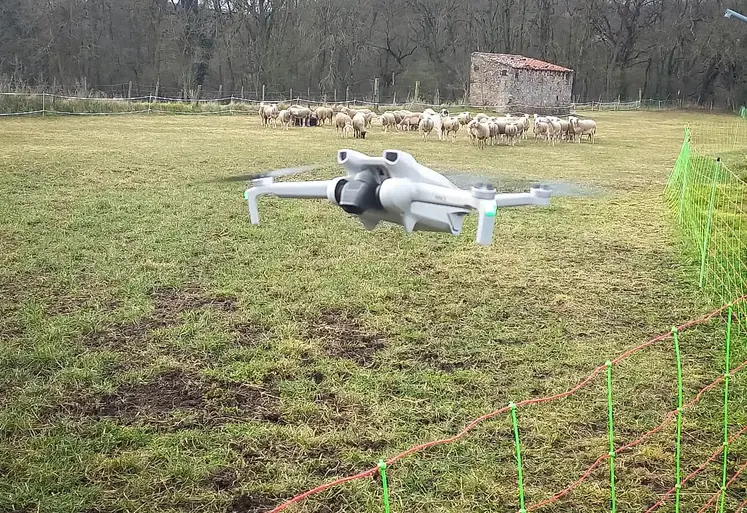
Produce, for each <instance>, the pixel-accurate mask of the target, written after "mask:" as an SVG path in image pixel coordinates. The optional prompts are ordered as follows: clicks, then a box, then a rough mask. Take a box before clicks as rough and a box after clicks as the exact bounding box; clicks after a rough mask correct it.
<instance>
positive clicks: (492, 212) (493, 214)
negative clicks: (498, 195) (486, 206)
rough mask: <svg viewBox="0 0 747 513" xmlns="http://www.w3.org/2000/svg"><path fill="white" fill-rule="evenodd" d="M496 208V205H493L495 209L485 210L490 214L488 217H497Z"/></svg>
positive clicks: (487, 214)
mask: <svg viewBox="0 0 747 513" xmlns="http://www.w3.org/2000/svg"><path fill="white" fill-rule="evenodd" d="M496 210H497V209H496V208H495V207H493V210H486V211H485V215H486V216H488V217H495V211H496Z"/></svg>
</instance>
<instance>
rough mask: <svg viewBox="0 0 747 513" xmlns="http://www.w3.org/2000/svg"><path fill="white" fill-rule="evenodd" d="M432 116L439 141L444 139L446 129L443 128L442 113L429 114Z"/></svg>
mask: <svg viewBox="0 0 747 513" xmlns="http://www.w3.org/2000/svg"><path fill="white" fill-rule="evenodd" d="M428 117H429V118H431V121H432V122H433V130H435V131H436V135H437V136H438V140H439V141H443V139H444V130H443V126H444V123H443V118H442V117H441V115H440V114H433V115H431V116H428Z"/></svg>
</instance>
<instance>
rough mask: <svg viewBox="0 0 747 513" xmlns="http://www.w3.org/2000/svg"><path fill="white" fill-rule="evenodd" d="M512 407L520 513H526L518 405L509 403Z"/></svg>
mask: <svg viewBox="0 0 747 513" xmlns="http://www.w3.org/2000/svg"><path fill="white" fill-rule="evenodd" d="M509 406H510V407H511V422H512V423H513V425H514V445H515V446H516V468H517V470H518V476H519V477H518V480H519V513H526V508H525V507H524V471H523V469H522V468H521V444H520V443H519V422H518V420H517V419H516V404H515V403H509Z"/></svg>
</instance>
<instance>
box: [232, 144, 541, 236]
mask: <svg viewBox="0 0 747 513" xmlns="http://www.w3.org/2000/svg"><path fill="white" fill-rule="evenodd" d="M337 162H338V163H339V164H340V165H341V166H342V167H343V169H344V170H345V172H346V176H342V177H338V178H333V179H331V180H319V181H307V182H274V181H273V179H272V178H271V177H260V178H256V179H254V180H252V185H253V186H252V187H251V188H249V189H247V190H246V191H245V192H244V198H245V199H246V201H247V202H248V204H249V216H250V218H251V222H252V224H259V210H258V209H257V198H258V197H259V196H263V195H273V196H278V197H282V198H326V199H327V200H329V201H330V203H332V204H333V205H338V206H340V207H341V208H342V209H343V210H345V211H346V212H348V213H350V214H354V215H357V216H358V217H359V218H360V220H361V222H362V223H363V226H364V227H365V228H366V229H368V230H372V229H374V228H375V227H376V225H378V224H379V223H380V222H381V221H388V222H390V223H395V224H398V225H401V226H403V227H404V228H405V230H406V231H407V232H408V233H409V232H413V231H432V232H447V233H451V234H453V235H457V234H459V233H460V232H461V231H462V221H463V220H464V216H466V215H467V214H469V213H470V212H471V211H473V210H475V211H477V212H478V215H479V218H478V223H477V236H476V242H477V243H478V244H482V245H488V244H490V243H491V240H492V236H493V226H494V223H495V214H496V209H497V208H499V207H515V206H522V205H542V206H547V205H549V204H550V191H549V189H546V188H543V187H541V186H539V185H537V186H533V187H531V188H530V190H529V192H527V193H503V194H496V191H495V188H494V187H493V186H492V185H489V184H480V185H479V186H475V187H472V188H471V190H465V189H460V188H459V187H457V186H456V185H454V184H453V183H452V182H451V181H450V180H449V179H447V178H446V177H445V176H443V175H441V174H440V173H437V172H436V171H433V170H432V169H429V168H427V167H425V166H423V165H421V164H419V163H418V162H417V161H416V160H415V159H414V158H413V156H412V155H410V154H409V153H406V152H403V151H398V150H386V151H384V154H383V155H382V156H381V157H370V156H368V155H364V154H363V153H359V152H357V151H354V150H350V149H344V150H340V151H338V153H337Z"/></svg>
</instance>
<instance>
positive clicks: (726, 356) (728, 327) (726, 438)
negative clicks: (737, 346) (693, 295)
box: [719, 306, 731, 513]
mask: <svg viewBox="0 0 747 513" xmlns="http://www.w3.org/2000/svg"><path fill="white" fill-rule="evenodd" d="M728 315H729V317H728V318H727V320H726V348H725V350H724V367H725V369H724V463H723V469H722V471H721V504H720V506H719V513H724V500H725V499H726V456H727V453H728V452H729V408H728V404H729V359H730V354H731V347H730V346H731V306H730V307H729V310H728Z"/></svg>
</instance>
